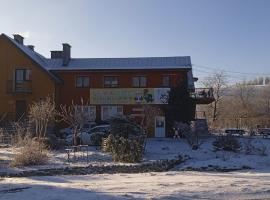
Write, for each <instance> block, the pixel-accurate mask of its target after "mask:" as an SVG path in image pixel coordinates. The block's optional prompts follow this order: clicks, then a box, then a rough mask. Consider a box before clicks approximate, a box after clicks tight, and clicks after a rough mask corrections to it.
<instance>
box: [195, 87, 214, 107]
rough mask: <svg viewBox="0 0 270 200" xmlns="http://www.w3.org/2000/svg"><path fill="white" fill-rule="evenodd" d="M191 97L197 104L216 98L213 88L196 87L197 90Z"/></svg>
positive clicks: (207, 102) (210, 101)
mask: <svg viewBox="0 0 270 200" xmlns="http://www.w3.org/2000/svg"><path fill="white" fill-rule="evenodd" d="M191 97H192V98H194V99H195V100H196V103H197V104H209V103H212V102H213V101H214V100H215V97H214V95H213V88H196V89H195V92H193V93H191Z"/></svg>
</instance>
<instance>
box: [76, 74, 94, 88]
mask: <svg viewBox="0 0 270 200" xmlns="http://www.w3.org/2000/svg"><path fill="white" fill-rule="evenodd" d="M78 78H82V85H81V86H78V84H77V83H78V82H77V79H78ZM85 78H88V86H87V85H86V86H85V84H84V79H85ZM90 85H91V78H90V77H89V76H85V75H77V76H76V77H75V87H76V88H90Z"/></svg>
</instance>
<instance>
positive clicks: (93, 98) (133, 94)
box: [90, 88, 170, 104]
mask: <svg viewBox="0 0 270 200" xmlns="http://www.w3.org/2000/svg"><path fill="white" fill-rule="evenodd" d="M169 91H170V88H102V89H90V104H168V99H169Z"/></svg>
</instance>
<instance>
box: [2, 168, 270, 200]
mask: <svg viewBox="0 0 270 200" xmlns="http://www.w3.org/2000/svg"><path fill="white" fill-rule="evenodd" d="M0 199H4V200H17V199H20V200H60V199H65V200H73V199H80V200H84V199H87V200H88V199H102V200H103V199H106V200H107V199H119V200H120V199H181V200H185V199H196V200H197V199H213V200H216V199H230V200H234V199H265V200H266V199H270V175H269V173H268V172H243V171H241V172H231V173H206V172H183V171H182V172H175V171H171V172H163V173H142V174H113V175H112V174H102V175H84V176H54V177H46V176H43V177H28V178H4V179H0Z"/></svg>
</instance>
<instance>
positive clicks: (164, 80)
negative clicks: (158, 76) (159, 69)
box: [162, 75, 171, 87]
mask: <svg viewBox="0 0 270 200" xmlns="http://www.w3.org/2000/svg"><path fill="white" fill-rule="evenodd" d="M162 86H163V87H170V86H171V77H170V75H163V76H162Z"/></svg>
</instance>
